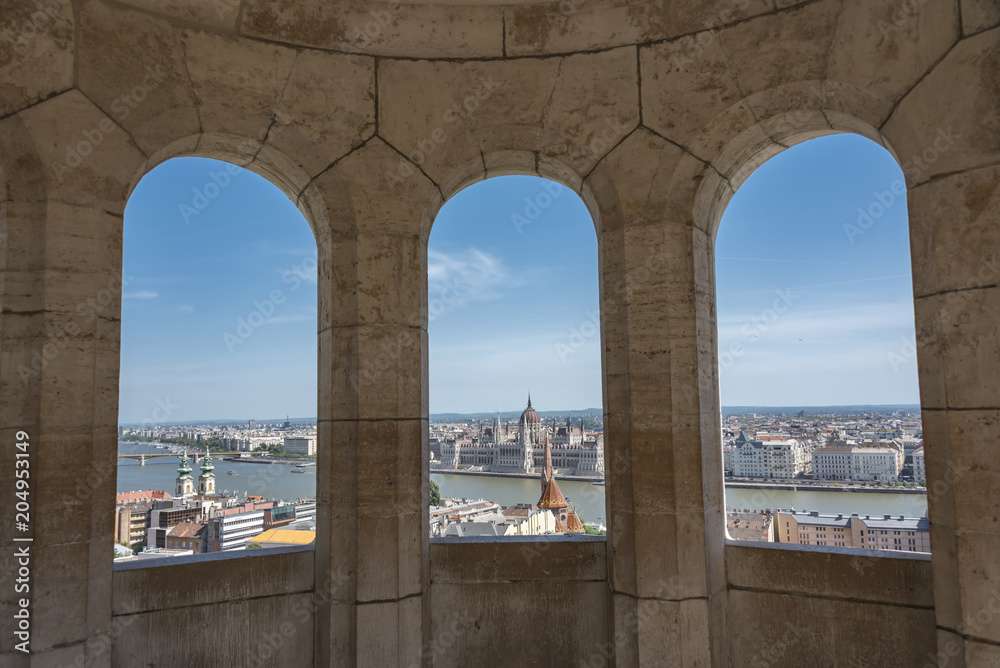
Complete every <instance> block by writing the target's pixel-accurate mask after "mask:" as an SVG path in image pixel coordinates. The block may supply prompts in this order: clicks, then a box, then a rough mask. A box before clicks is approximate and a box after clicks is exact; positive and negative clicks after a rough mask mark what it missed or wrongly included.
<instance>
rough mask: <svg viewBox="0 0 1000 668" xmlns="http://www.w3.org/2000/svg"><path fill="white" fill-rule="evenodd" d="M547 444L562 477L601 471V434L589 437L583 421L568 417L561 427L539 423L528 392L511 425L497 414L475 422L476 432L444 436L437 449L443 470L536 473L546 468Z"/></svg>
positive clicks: (589, 474)
mask: <svg viewBox="0 0 1000 668" xmlns="http://www.w3.org/2000/svg"><path fill="white" fill-rule="evenodd" d="M546 444H548V445H549V446H550V450H551V452H552V467H553V468H554V469H555V470H557V471H558V472H559V473H560V474H561V475H581V476H603V475H604V436H603V435H601V434H590V435H588V434H587V433H586V432H585V431H584V429H583V424H582V422H581V424H580V426H579V427H574V426H572V425H571V424H570V421H569V420H568V419H567V420H566V426H560V427H555V426H550V425H543V424H542V420H541V418H539V417H538V413H537V412H536V411H535V409H534V408H532V407H531V395H528V407H527V408H525V409H524V412H523V413H521V419H520V420H519V421H518V426H517V428H516V429H513V428H511V427H510V426H509V425H508V426H506V427H504V426H502V425H501V424H500V416H499V415H497V417H496V419H495V420H494V421H493V424H492V425H491V426H486V425H485V424H483V425H481V426H480V428H479V434H478V435H474V436H466V437H464V438H446V439H444V441H443V442H441V443H440V444H439V445H438V449H439V450H440V453H441V466H442V468H450V469H455V468H463V469H478V470H482V471H491V472H497V473H527V474H536V473H538V472H539V471H541V470H542V467H543V466H545V446H546Z"/></svg>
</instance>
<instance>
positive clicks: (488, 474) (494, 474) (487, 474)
mask: <svg viewBox="0 0 1000 668" xmlns="http://www.w3.org/2000/svg"><path fill="white" fill-rule="evenodd" d="M431 473H440V474H441V475H471V476H481V477H484V478H522V479H528V480H538V474H537V473H507V472H501V471H467V470H464V469H449V468H438V467H436V466H433V465H432V466H431ZM556 479H557V480H570V481H575V482H604V476H582V475H565V474H562V473H559V472H558V471H556Z"/></svg>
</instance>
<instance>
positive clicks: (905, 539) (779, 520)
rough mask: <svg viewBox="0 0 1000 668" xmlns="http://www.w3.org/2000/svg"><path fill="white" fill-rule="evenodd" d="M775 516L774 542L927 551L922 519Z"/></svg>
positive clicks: (790, 513)
mask: <svg viewBox="0 0 1000 668" xmlns="http://www.w3.org/2000/svg"><path fill="white" fill-rule="evenodd" d="M775 517H776V520H775V528H774V540H775V542H777V543H792V544H796V545H823V546H827V547H856V548H863V549H867V550H895V551H898V552H930V551H931V539H930V523H929V521H928V519H927V518H926V517H904V516H903V515H874V516H873V515H858V514H856V513H855V514H853V515H844V514H840V515H834V514H821V513H819V512H817V511H812V512H809V511H778V512H776V513H775Z"/></svg>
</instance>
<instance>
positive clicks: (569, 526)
mask: <svg viewBox="0 0 1000 668" xmlns="http://www.w3.org/2000/svg"><path fill="white" fill-rule="evenodd" d="M566 533H587V530H586V529H584V528H583V522H581V521H580V517H579V516H578V515H577V514H576V510H575V509H574V508H570V509H569V515H568V516H567V517H566Z"/></svg>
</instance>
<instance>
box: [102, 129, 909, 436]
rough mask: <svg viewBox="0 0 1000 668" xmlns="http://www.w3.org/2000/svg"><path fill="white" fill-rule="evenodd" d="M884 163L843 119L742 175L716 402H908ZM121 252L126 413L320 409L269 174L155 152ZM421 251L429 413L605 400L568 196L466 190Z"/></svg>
mask: <svg viewBox="0 0 1000 668" xmlns="http://www.w3.org/2000/svg"><path fill="white" fill-rule="evenodd" d="M213 175H214V176H213ZM901 180H902V173H901V172H900V171H899V168H898V167H897V166H896V164H895V162H894V161H893V160H892V158H891V157H890V156H889V154H888V153H887V152H885V151H884V150H883V149H882V148H881V147H879V146H877V145H875V144H874V143H872V142H870V141H868V140H866V139H863V138H860V137H856V136H851V135H839V136H833V137H826V138H821V139H817V140H813V141H810V142H806V143H804V144H801V145H799V146H796V147H794V148H793V149H790V150H788V151H786V152H784V153H782V154H780V155H779V156H777V157H775V158H773V159H771V160H770V161H768V162H767V163H766V164H765V165H763V166H762V167H761V168H760V169H758V170H757V172H755V173H754V174H753V175H752V176H751V177H750V179H749V180H748V181H747V182H746V183H745V184H744V185H743V187H742V188H741V189H740V191H739V192H738V193H737V194H736V196H735V197H734V198H733V200H732V202H731V204H730V206H729V207H728V209H727V211H726V214H725V216H724V218H723V221H722V224H721V228H720V232H719V237H718V242H717V246H716V252H717V256H718V266H717V269H718V271H717V280H718V285H717V289H718V300H719V301H718V304H719V308H718V314H719V347H720V360H721V368H720V373H721V378H722V383H721V392H722V401H723V404H724V405H800V404H801V405H823V404H855V403H916V402H917V401H918V395H917V385H916V363H915V360H914V358H913V356H912V348H911V347H910V346H911V345H912V341H913V311H912V294H911V281H910V278H909V249H908V241H907V233H906V204H905V201H903V198H901V197H898V196H895V195H893V193H892V187H893V183H894V182H895V181H900V182H901ZM897 187H898V186H897ZM878 192H882V193H883V194H882V195H881V202H883V203H886V204H888V205H887V206H885V205H883V204H882V203H880V200H879V195H877V194H876V193H878ZM890 196H892V197H894V199H895V201H893V202H891V203H889V197H890ZM859 207H860V208H862V210H869V211H870V212H871V213H870V215H872V217H871V218H870V219H864V218H863V219H862V220H861V222H860V224H859V223H858V218H859V212H858V209H859ZM880 207H881V210H880ZM873 214H874V215H873ZM845 225H846V226H848V227H847V228H846V229H845ZM852 226H853V227H852ZM124 267H125V274H126V277H127V279H128V283H127V285H126V286H125V289H124V298H123V301H122V370H121V394H120V420H121V422H123V423H130V422H141V421H143V420H160V421H180V420H198V419H224V418H228V419H248V418H256V419H265V418H274V417H280V416H284V415H285V414H288V415H291V416H293V417H311V416H314V415H315V413H316V393H315V386H316V246H315V242H314V240H313V235H312V232H311V230H310V229H309V226H308V224H307V223H306V221H305V219H304V218H303V217H302V216H301V214H300V213H299V212H298V211H297V210H296V208H295V207H294V205H293V204H292V203H291V202H290V201H289V200H288V199H287V198H286V197H285V196H284V195H283V194H282V193H281V192H280V191H279V190H277V189H276V188H274V187H273V186H272V185H270V184H269V183H268V182H267V181H265V180H264V179H262V178H261V177H258V176H256V175H254V174H252V173H250V172H247V171H244V170H241V169H237V168H235V167H229V166H227V165H226V164H225V163H220V162H215V161H211V160H205V159H196V158H185V159H175V160H171V161H168V162H166V163H164V164H163V165H161V166H159V167H158V168H156V169H155V170H153V172H151V173H150V174H148V175H146V177H145V178H144V179H143V180H142V182H141V183H140V184H139V186H138V187H137V188H136V190H135V192H134V193H133V195H132V197H131V199H130V200H129V205H128V208H127V209H126V212H125V258H124ZM428 271H429V273H428V286H429V307H430V314H431V320H430V324H429V363H430V410H431V412H432V413H436V412H452V411H454V412H478V411H492V410H496V409H500V410H517V409H519V408H521V407H522V406H523V404H524V400H525V394H526V393H527V391H528V390H529V389H530V390H531V393H532V399H533V403H534V405H535V406H536V407H537V408H539V409H540V410H560V409H582V408H592V407H600V405H601V376H600V368H601V365H600V337H599V334H598V333H597V331H596V328H595V323H596V321H597V318H598V316H597V308H598V276H597V239H596V235H595V233H594V227H593V223H592V221H591V219H590V216H589V214H588V212H587V211H586V208H585V207H584V205H583V203H582V202H581V201H580V199H579V198H578V197H577V196H576V195H575V194H573V193H572V192H571V191H569V190H567V189H565V188H563V187H561V186H558V185H556V184H553V183H551V182H547V181H543V180H541V179H537V178H533V177H502V178H496V179H491V180H489V181H486V182H483V183H480V184H477V185H475V186H472V187H470V188H468V189H466V190H464V191H462V192H461V193H459V194H458V195H456V196H455V197H453V198H452V199H451V200H450V201H449V202H448V203H447V204H446V205H445V206H444V207H443V208H442V210H441V212H440V214H439V216H438V219H437V221H436V222H435V225H434V228H433V230H432V233H431V238H430V244H429V248H428ZM779 311H781V312H780V313H779ZM165 407H167V408H165ZM164 413H169V415H168V416H167V417H165V418H164V417H163V415H164Z"/></svg>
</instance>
